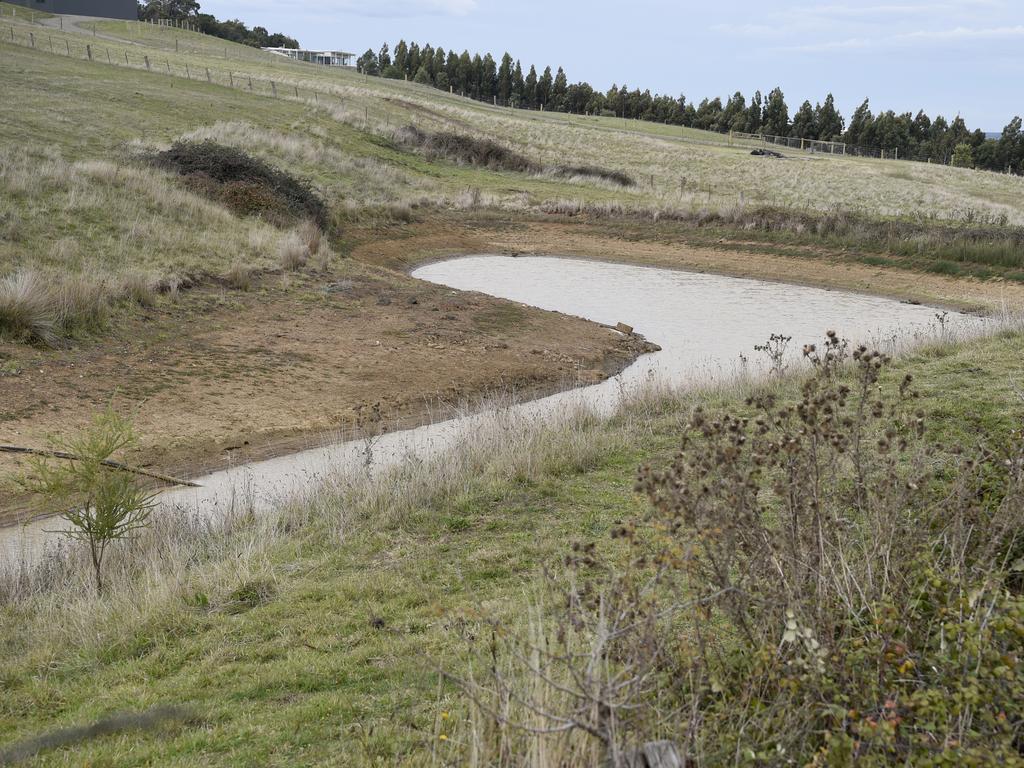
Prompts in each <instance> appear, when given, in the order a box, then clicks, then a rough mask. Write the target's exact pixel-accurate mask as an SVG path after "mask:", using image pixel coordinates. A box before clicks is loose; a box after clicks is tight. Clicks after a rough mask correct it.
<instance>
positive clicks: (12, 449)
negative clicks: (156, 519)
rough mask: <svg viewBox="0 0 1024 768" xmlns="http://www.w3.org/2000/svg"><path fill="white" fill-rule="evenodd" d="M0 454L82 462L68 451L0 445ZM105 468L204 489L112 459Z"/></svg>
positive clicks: (104, 461) (107, 460) (107, 461)
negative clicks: (17, 454) (19, 454)
mask: <svg viewBox="0 0 1024 768" xmlns="http://www.w3.org/2000/svg"><path fill="white" fill-rule="evenodd" d="M0 453H21V454H27V455H30V456H46V457H49V458H53V459H67V460H68V461H81V458H80V457H79V456H75V454H73V453H68V452H67V451H49V450H43V449H40V448H19V447H18V446H16V445H0ZM100 463H101V464H103V466H105V467H110V468H111V469H118V470H120V471H122V472H131V473H132V474H135V475H142V476H143V477H152V478H153V479H154V480H159V481H161V482H163V483H167V484H168V485H183V486H186V487H188V488H202V486H201V485H199V483H193V482H192V481H191V480H179V479H178V478H176V477H171V476H170V475H161V474H160V473H159V472H150V471H149V470H148V469H139V468H138V467H130V466H128V465H127V464H122V463H121V462H120V461H114V460H112V459H104V460H103V461H102V462H100Z"/></svg>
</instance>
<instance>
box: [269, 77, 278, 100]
mask: <svg viewBox="0 0 1024 768" xmlns="http://www.w3.org/2000/svg"><path fill="white" fill-rule="evenodd" d="M270 90H271V91H272V92H273V94H274V98H275V99H276V98H277V86H276V85H274V81H273V80H271V81H270Z"/></svg>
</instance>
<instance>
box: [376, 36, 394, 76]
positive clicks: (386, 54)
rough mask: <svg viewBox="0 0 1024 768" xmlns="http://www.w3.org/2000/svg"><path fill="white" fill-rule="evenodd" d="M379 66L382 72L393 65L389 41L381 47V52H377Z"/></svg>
mask: <svg viewBox="0 0 1024 768" xmlns="http://www.w3.org/2000/svg"><path fill="white" fill-rule="evenodd" d="M377 66H378V67H379V68H380V71H381V72H383V71H384V70H385V69H387V68H388V67H390V66H391V51H390V49H389V48H388V44H387V43H384V45H382V46H381V47H380V53H378V54H377Z"/></svg>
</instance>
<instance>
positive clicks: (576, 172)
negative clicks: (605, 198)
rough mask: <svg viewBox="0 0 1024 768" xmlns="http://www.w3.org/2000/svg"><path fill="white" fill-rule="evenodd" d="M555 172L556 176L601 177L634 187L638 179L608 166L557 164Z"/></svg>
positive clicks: (623, 185) (614, 182)
mask: <svg viewBox="0 0 1024 768" xmlns="http://www.w3.org/2000/svg"><path fill="white" fill-rule="evenodd" d="M553 173H554V174H555V175H556V176H562V177H567V178H572V177H584V178H593V179H600V180H601V181H607V182H611V183H612V184H618V185H619V186H620V187H632V186H635V185H636V181H634V180H633V177H632V176H630V175H629V174H628V173H624V172H622V171H611V170H608V169H607V168H599V167H597V166H595V165H558V166H555V168H554V170H553Z"/></svg>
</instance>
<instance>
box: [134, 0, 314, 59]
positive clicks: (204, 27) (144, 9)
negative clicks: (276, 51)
mask: <svg viewBox="0 0 1024 768" xmlns="http://www.w3.org/2000/svg"><path fill="white" fill-rule="evenodd" d="M138 6H139V20H140V21H159V20H164V19H173V20H175V21H187V22H188V23H189V24H191V25H192V26H193V27H195V28H196V29H198V30H199V31H200V32H202V33H204V34H207V35H211V36H213V37H219V38H221V39H222V40H230V41H231V42H232V43H241V44H242V45H251V46H252V47H254V48H298V47H299V41H298V40H296V39H295V38H294V37H288V36H287V35H283V34H281V33H280V32H274V33H271V32H268V31H267V30H266V29H265V28H264V27H253V28H252V29H249V27H247V26H246V25H245V24H244V23H243V22H241V21H239V20H238V19H230V20H227V21H218V20H217V18H216V17H215V16H213V14H209V13H200V8H199V3H198V2H196V0H149V2H146V3H143V2H139V3H138Z"/></svg>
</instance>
